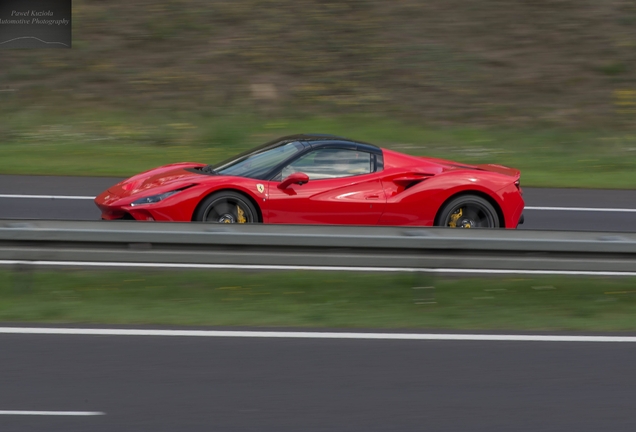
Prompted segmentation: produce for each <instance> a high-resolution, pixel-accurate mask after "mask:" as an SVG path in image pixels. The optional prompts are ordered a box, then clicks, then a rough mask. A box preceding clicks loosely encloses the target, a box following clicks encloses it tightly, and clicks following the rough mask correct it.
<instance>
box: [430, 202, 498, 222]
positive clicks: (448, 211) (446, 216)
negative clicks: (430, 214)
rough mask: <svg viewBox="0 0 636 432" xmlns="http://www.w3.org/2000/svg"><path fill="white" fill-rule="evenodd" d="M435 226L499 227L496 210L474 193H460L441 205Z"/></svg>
mask: <svg viewBox="0 0 636 432" xmlns="http://www.w3.org/2000/svg"><path fill="white" fill-rule="evenodd" d="M435 226H443V227H450V228H500V227H501V221H500V220H499V215H498V214H497V210H495V208H494V207H493V206H492V204H490V203H489V202H488V201H486V200H485V199H484V198H481V197H479V196H476V195H462V196H458V197H457V198H454V199H451V200H450V201H449V202H448V203H446V204H445V205H444V207H442V210H441V211H440V212H439V213H438V216H437V218H436V220H435Z"/></svg>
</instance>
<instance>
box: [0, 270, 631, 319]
mask: <svg viewBox="0 0 636 432" xmlns="http://www.w3.org/2000/svg"><path fill="white" fill-rule="evenodd" d="M0 321H4V322H50V323H107V324H133V325H135V324H138V325H141V324H171V325H220V326H290V327H336V328H345V327H365V328H427V329H434V328H439V329H501V330H598V331H616V330H624V331H634V330H636V280H634V279H627V278H625V279H619V278H614V279H609V278H586V279H582V278H568V277H532V278H481V279H471V278H442V277H435V278H433V277H431V276H426V275H414V274H352V273H342V272H334V273H322V272H320V273H316V272H247V273H245V272H243V273H239V272H231V271H197V272H190V271H183V272H176V273H174V272H173V273H166V272H153V273H150V274H148V273H144V272H97V271H64V272H62V271H59V272H54V271H35V272H33V273H29V272H26V271H25V270H22V271H18V270H15V271H9V270H3V271H1V272H0Z"/></svg>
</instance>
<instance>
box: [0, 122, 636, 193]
mask: <svg viewBox="0 0 636 432" xmlns="http://www.w3.org/2000/svg"><path fill="white" fill-rule="evenodd" d="M301 132H315V133H332V134H336V135H342V136H346V137H350V138H353V139H358V140H363V141H368V142H371V143H375V144H378V145H381V146H385V147H388V148H391V149H395V150H397V151H401V152H405V153H409V154H415V155H429V156H434V157H442V158H448V159H453V160H457V161H460V162H466V163H497V164H501V165H507V166H512V167H516V168H519V169H521V171H522V184H523V185H526V186H544V187H588V188H633V187H634V186H635V185H636V135H633V134H629V133H627V132H613V133H612V132H604V131H568V130H564V129H544V130H538V129H528V130H525V129H502V128H498V129H493V128H491V129H489V128H474V127H473V128H471V127H457V126H454V127H449V128H442V127H426V126H422V125H414V124H406V123H400V122H396V121H392V120H389V119H385V118H380V117H372V116H348V117H347V116H341V117H311V118H280V119H264V118H263V117H258V116H252V115H231V114H230V115H224V116H211V115H208V116H206V115H198V116H191V117H188V116H184V117H179V116H178V115H170V116H168V115H166V114H165V113H161V112H156V113H155V112H148V113H144V114H135V115H133V113H126V112H119V113H112V112H93V111H91V112H90V113H84V114H81V115H80V114H77V115H68V114H64V115H59V116H51V114H50V113H48V114H43V113H40V112H37V111H28V112H25V111H20V112H19V113H16V114H11V113H7V115H6V116H5V118H4V119H3V125H0V173H4V174H52V175H93V176H130V175H133V174H135V173H137V172H140V171H143V170H146V169H149V168H152V167H155V166H158V165H163V164H167V163H172V162H179V161H200V162H206V163H214V162H216V161H219V160H222V159H224V158H226V157H228V156H231V155H233V154H236V153H238V152H239V151H242V150H244V149H247V148H249V147H251V146H254V145H257V144H260V143H262V142H265V141H267V140H270V139H273V138H275V137H278V136H283V135H286V134H293V133H301Z"/></svg>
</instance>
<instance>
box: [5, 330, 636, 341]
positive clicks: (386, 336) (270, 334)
mask: <svg viewBox="0 0 636 432" xmlns="http://www.w3.org/2000/svg"><path fill="white" fill-rule="evenodd" d="M0 334H35V335H77V336H173V337H174V336H178V337H226V338H279V339H374V340H441V341H493V342H628V343H636V336H569V335H516V334H503V335H497V334H438V333H364V332H357V333H354V332H342V333H340V332H306V331H234V330H153V329H95V328H48V327H0Z"/></svg>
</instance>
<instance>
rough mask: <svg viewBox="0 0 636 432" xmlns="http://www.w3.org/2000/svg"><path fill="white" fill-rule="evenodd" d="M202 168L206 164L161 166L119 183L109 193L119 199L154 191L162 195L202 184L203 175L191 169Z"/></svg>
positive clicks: (191, 163)
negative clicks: (195, 184)
mask: <svg viewBox="0 0 636 432" xmlns="http://www.w3.org/2000/svg"><path fill="white" fill-rule="evenodd" d="M202 166H205V164H201V163H195V162H183V163H178V164H171V165H165V166H161V167H159V168H154V169H152V170H150V171H146V172H143V173H141V174H137V175H135V176H133V177H130V178H129V179H126V180H124V181H122V182H120V183H117V184H116V185H114V186H113V187H111V188H109V189H108V192H110V193H111V194H114V195H116V196H118V197H127V196H131V195H137V194H146V192H148V191H150V190H154V189H156V190H157V191H158V192H159V193H162V192H165V191H168V190H173V189H178V188H180V187H184V186H189V185H192V184H194V183H197V182H200V181H201V177H202V174H198V173H196V172H193V171H192V170H191V169H192V168H197V167H202Z"/></svg>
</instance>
